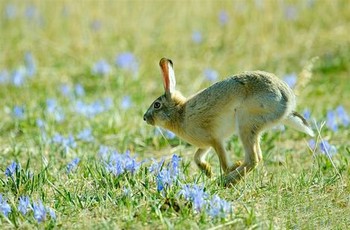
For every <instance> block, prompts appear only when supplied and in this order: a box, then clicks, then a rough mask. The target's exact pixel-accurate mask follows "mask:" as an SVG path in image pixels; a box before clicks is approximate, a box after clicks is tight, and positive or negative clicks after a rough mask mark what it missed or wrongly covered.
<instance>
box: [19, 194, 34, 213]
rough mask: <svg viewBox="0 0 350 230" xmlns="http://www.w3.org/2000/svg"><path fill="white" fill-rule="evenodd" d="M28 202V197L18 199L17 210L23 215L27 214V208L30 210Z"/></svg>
mask: <svg viewBox="0 0 350 230" xmlns="http://www.w3.org/2000/svg"><path fill="white" fill-rule="evenodd" d="M30 207H31V206H30V201H29V197H28V196H21V197H20V198H19V205H18V210H19V211H20V212H21V213H22V214H23V215H25V214H26V213H27V212H28V208H30Z"/></svg>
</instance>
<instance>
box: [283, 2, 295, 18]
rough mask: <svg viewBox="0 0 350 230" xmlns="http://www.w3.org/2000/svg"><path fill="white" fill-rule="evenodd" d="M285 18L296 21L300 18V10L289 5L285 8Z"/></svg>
mask: <svg viewBox="0 0 350 230" xmlns="http://www.w3.org/2000/svg"><path fill="white" fill-rule="evenodd" d="M284 16H285V18H286V19H287V20H289V21H295V20H296V19H297V18H298V9H297V8H296V7H295V6H292V5H288V6H286V7H285V8H284Z"/></svg>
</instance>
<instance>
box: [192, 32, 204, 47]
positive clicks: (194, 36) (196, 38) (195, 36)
mask: <svg viewBox="0 0 350 230" xmlns="http://www.w3.org/2000/svg"><path fill="white" fill-rule="evenodd" d="M192 41H193V42H194V43H196V44H199V43H201V42H202V41H203V38H202V33H201V32H200V31H194V32H193V33H192Z"/></svg>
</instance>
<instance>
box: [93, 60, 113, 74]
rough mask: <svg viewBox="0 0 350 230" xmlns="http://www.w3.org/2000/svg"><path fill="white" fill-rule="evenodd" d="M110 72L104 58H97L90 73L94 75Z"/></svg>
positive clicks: (109, 67)
mask: <svg viewBox="0 0 350 230" xmlns="http://www.w3.org/2000/svg"><path fill="white" fill-rule="evenodd" d="M110 72H111V66H110V65H109V64H108V62H107V61H106V60H104V59H101V60H99V61H98V62H96V63H95V64H94V66H93V67H92V73H93V74H94V75H102V76H106V75H108V74H109V73H110Z"/></svg>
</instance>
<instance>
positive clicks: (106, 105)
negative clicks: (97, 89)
mask: <svg viewBox="0 0 350 230" xmlns="http://www.w3.org/2000/svg"><path fill="white" fill-rule="evenodd" d="M111 107H112V106H111V101H110V100H108V99H106V100H104V101H103V102H101V101H98V100H97V101H94V102H92V103H90V104H88V103H84V102H83V101H81V100H77V101H76V102H75V106H74V109H75V112H77V113H80V114H82V115H84V116H86V117H89V118H92V117H95V116H96V115H98V114H100V113H102V112H105V111H107V110H109V109H111Z"/></svg>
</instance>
